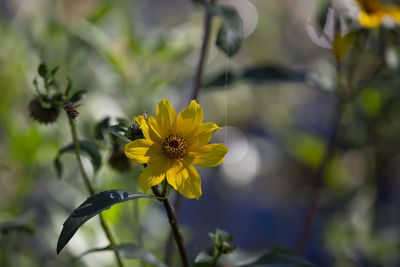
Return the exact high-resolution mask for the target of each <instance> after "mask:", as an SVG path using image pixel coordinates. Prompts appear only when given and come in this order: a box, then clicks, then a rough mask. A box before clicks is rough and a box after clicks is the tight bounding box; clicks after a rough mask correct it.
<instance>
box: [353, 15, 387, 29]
mask: <svg viewBox="0 0 400 267" xmlns="http://www.w3.org/2000/svg"><path fill="white" fill-rule="evenodd" d="M382 17H383V14H381V13H380V12H379V13H376V14H368V13H366V12H361V14H360V15H359V17H358V21H359V22H360V24H361V26H362V27H364V28H376V27H379V26H380V25H381V23H382Z"/></svg>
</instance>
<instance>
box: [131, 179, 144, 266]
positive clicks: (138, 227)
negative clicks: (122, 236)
mask: <svg viewBox="0 0 400 267" xmlns="http://www.w3.org/2000/svg"><path fill="white" fill-rule="evenodd" d="M136 189H137V184H136V183H135V191H136ZM132 205H133V216H134V220H135V230H134V232H135V235H136V237H137V241H138V244H139V246H141V247H143V236H142V229H141V223H140V210H139V202H138V201H132ZM140 266H142V267H145V266H146V263H145V262H143V261H141V262H140Z"/></svg>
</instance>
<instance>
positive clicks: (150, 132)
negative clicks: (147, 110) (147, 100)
mask: <svg viewBox="0 0 400 267" xmlns="http://www.w3.org/2000/svg"><path fill="white" fill-rule="evenodd" d="M135 121H136V122H137V123H138V124H139V125H140V128H141V129H142V132H143V135H144V137H145V138H146V139H150V140H152V141H153V142H156V143H158V144H161V143H162V141H163V140H162V139H161V135H160V133H159V130H158V128H157V123H156V119H155V118H154V117H153V116H151V115H147V119H145V118H144V117H143V115H140V116H138V117H135Z"/></svg>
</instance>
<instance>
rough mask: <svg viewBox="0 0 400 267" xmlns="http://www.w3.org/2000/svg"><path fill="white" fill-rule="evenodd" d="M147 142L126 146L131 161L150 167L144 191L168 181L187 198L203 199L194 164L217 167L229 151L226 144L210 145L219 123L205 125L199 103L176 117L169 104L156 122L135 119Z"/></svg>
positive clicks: (164, 103)
mask: <svg viewBox="0 0 400 267" xmlns="http://www.w3.org/2000/svg"><path fill="white" fill-rule="evenodd" d="M135 120H136V122H137V123H138V124H139V125H140V127H141V128H142V131H143V135H144V137H145V138H144V139H138V140H135V141H133V142H130V143H128V144H126V146H125V154H126V156H127V157H128V158H130V159H132V160H134V161H136V162H138V163H141V164H148V166H147V167H146V168H145V169H144V170H143V172H142V173H141V175H140V177H139V184H140V187H141V188H142V189H143V190H144V191H145V192H146V191H147V190H148V189H149V188H150V187H152V186H155V185H157V184H159V183H161V182H162V181H163V180H164V179H165V177H166V178H167V182H168V183H169V184H170V185H172V186H173V187H174V188H175V190H177V191H178V192H179V193H181V194H182V195H183V196H184V197H186V198H196V199H198V198H199V197H200V196H201V194H202V193H201V181H200V175H199V173H198V172H197V171H196V169H195V168H194V167H193V164H195V165H197V166H201V167H215V166H217V165H219V164H221V163H222V162H223V161H224V156H225V154H226V153H227V152H228V149H227V148H226V147H225V145H223V144H208V143H209V142H210V139H211V136H212V134H213V132H214V131H216V130H218V129H221V128H220V127H218V126H217V125H216V124H215V123H212V122H206V123H203V109H202V108H201V106H200V105H199V104H197V103H196V101H195V100H192V102H191V103H190V105H189V106H188V107H186V108H185V109H184V110H182V111H181V112H180V113H179V115H178V116H176V113H175V110H174V108H173V107H172V106H171V104H170V103H169V101H168V100H166V99H163V100H162V101H160V103H158V106H157V110H156V118H154V117H152V116H150V115H147V116H146V117H144V116H142V115H140V116H138V117H136V118H135Z"/></svg>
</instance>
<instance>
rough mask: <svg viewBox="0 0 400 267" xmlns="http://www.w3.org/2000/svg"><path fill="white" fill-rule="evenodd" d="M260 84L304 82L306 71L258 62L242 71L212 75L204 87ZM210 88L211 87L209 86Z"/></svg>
mask: <svg viewBox="0 0 400 267" xmlns="http://www.w3.org/2000/svg"><path fill="white" fill-rule="evenodd" d="M240 81H242V82H248V83H253V84H262V83H266V82H278V81H280V82H305V81H306V71H304V70H301V69H292V68H288V67H285V66H278V65H271V64H268V63H266V64H260V65H257V66H252V67H248V68H245V69H243V70H242V71H237V72H233V71H228V72H223V73H220V74H218V75H216V76H215V77H212V78H211V79H210V80H209V81H208V82H207V83H206V84H205V87H209V88H210V87H218V86H228V85H231V84H233V83H235V82H240ZM210 89H211V88H210Z"/></svg>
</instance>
